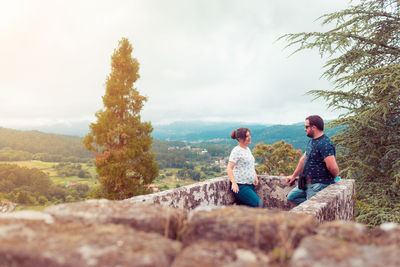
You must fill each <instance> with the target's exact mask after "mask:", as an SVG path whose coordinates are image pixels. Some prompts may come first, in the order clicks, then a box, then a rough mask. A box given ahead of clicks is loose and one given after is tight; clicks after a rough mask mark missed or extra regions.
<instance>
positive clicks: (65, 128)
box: [18, 121, 90, 137]
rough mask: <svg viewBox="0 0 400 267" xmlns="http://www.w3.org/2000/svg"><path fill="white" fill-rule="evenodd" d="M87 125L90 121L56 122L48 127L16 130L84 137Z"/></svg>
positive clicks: (87, 129)
mask: <svg viewBox="0 0 400 267" xmlns="http://www.w3.org/2000/svg"><path fill="white" fill-rule="evenodd" d="M89 125H90V121H79V122H73V123H69V122H68V123H66V122H65V123H64V122H58V123H53V124H49V125H40V126H34V127H18V130H23V131H29V130H34V131H39V132H43V133H53V134H61V135H73V136H80V137H84V136H85V135H86V134H87V133H88V132H89Z"/></svg>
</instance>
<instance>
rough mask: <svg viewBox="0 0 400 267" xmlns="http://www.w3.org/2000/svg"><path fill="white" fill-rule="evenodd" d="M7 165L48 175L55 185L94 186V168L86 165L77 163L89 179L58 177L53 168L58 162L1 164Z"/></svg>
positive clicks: (30, 161) (36, 161)
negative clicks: (79, 184) (77, 184)
mask: <svg viewBox="0 0 400 267" xmlns="http://www.w3.org/2000/svg"><path fill="white" fill-rule="evenodd" d="M1 163H7V164H16V165H18V166H21V167H26V168H29V169H32V168H36V169H39V170H41V171H43V172H44V173H46V174H48V175H49V177H50V179H51V180H52V181H53V182H54V183H55V184H61V185H65V186H67V185H69V184H72V183H87V184H88V185H89V187H91V186H94V185H95V184H96V178H95V177H96V169H95V167H94V166H90V165H89V164H88V163H79V164H81V166H82V169H83V170H86V171H88V172H89V173H90V175H91V177H89V178H79V177H78V176H68V177H66V176H59V175H58V174H57V170H56V169H55V168H54V167H55V166H56V165H57V164H58V163H59V162H44V161H39V160H29V161H12V162H1Z"/></svg>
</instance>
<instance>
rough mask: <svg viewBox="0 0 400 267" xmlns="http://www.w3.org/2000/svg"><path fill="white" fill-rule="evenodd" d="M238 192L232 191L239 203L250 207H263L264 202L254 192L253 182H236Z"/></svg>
mask: <svg viewBox="0 0 400 267" xmlns="http://www.w3.org/2000/svg"><path fill="white" fill-rule="evenodd" d="M238 186H239V192H238V193H235V192H233V195H234V196H235V198H237V199H238V200H239V201H240V202H241V203H243V204H245V205H247V206H250V207H262V208H263V207H264V203H263V202H262V200H261V199H260V197H259V196H258V195H257V194H256V191H255V190H254V185H253V184H238Z"/></svg>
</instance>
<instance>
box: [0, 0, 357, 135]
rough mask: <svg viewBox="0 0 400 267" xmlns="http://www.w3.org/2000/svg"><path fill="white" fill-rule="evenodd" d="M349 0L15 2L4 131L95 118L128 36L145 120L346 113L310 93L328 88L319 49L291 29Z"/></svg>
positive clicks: (1, 89)
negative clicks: (289, 45)
mask: <svg viewBox="0 0 400 267" xmlns="http://www.w3.org/2000/svg"><path fill="white" fill-rule="evenodd" d="M348 5H349V1H348V0H335V1H332V0H300V1H299V0H279V1H277V0H249V1H243V0H240V1H239V0H196V1H195V0H168V1H166V0H129V1H128V0H126V1H122V0H112V1H111V0H110V1H105V0H95V1H87V0H85V1H82V0H79V1H75V0H68V1H57V0H48V1H43V0H35V1H31V0H25V1H22V0H15V1H3V3H2V5H1V9H0V47H1V49H0V99H1V104H0V126H3V127H8V128H20V127H23V128H27V127H32V128H34V127H35V126H37V125H46V124H54V123H76V122H82V121H94V119H95V117H94V114H95V112H96V111H98V110H100V109H101V108H102V107H103V103H102V96H103V95H104V93H105V86H104V84H105V80H106V77H107V75H108V74H109V73H110V58H111V55H112V53H113V51H114V49H115V48H117V46H118V41H119V40H120V39H121V38H122V37H127V38H128V39H129V41H130V42H131V44H132V45H133V49H134V51H133V56H134V57H135V58H137V59H138V61H139V63H140V71H139V72H140V75H141V78H140V80H139V81H138V82H137V83H136V87H137V88H138V90H139V91H140V93H141V94H142V95H145V96H148V98H149V100H148V102H146V103H145V106H144V109H143V111H142V117H143V120H145V121H151V122H152V123H153V124H160V123H168V122H173V121H181V120H208V121H242V122H258V123H283V124H290V123H295V122H300V121H303V120H304V118H305V117H306V116H307V115H310V114H320V115H322V116H323V118H324V119H333V118H335V117H337V115H338V112H333V111H330V110H327V108H326V104H325V103H324V102H323V100H317V101H312V99H313V97H312V96H307V95H305V93H306V92H307V91H309V90H311V89H329V88H332V85H331V84H330V83H329V82H327V81H326V80H323V79H320V76H321V74H322V69H321V67H322V65H323V63H324V60H322V59H320V57H319V55H318V53H317V51H307V52H300V53H299V54H296V55H293V56H290V57H288V56H289V55H290V53H291V52H292V50H290V49H284V46H285V45H286V43H285V42H284V41H279V42H276V40H277V39H278V37H279V36H281V35H283V34H285V33H295V32H302V31H316V30H321V29H322V28H321V26H320V22H318V21H317V22H316V21H314V20H315V19H316V18H318V17H319V16H320V15H322V14H325V13H330V12H333V11H338V10H341V9H344V8H345V7H347V6H348Z"/></svg>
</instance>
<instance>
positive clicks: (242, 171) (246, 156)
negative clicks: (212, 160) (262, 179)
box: [229, 146, 256, 184]
mask: <svg viewBox="0 0 400 267" xmlns="http://www.w3.org/2000/svg"><path fill="white" fill-rule="evenodd" d="M229 161H231V162H233V163H235V166H234V167H233V176H234V177H235V180H236V182H237V183H238V184H254V179H255V175H256V172H255V170H254V157H253V155H252V154H251V151H250V148H248V147H247V148H246V149H245V148H242V147H240V146H236V147H234V148H233V149H232V152H231V155H230V156H229Z"/></svg>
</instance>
